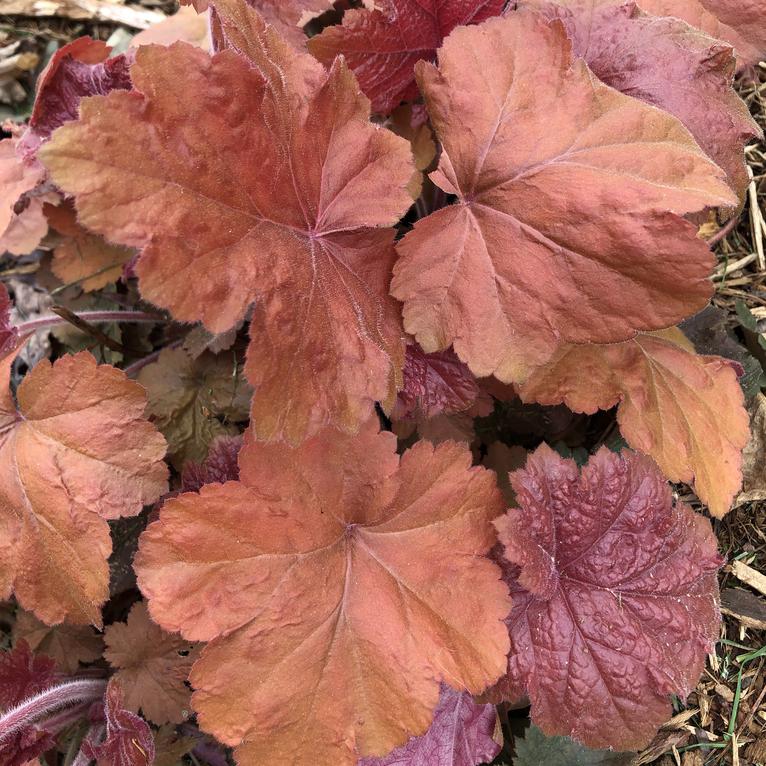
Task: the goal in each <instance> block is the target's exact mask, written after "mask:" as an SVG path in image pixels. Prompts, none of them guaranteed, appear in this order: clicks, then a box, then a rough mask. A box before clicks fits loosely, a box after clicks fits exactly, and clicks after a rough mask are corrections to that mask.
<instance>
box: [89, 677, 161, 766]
mask: <svg viewBox="0 0 766 766" xmlns="http://www.w3.org/2000/svg"><path fill="white" fill-rule="evenodd" d="M104 703H105V704H104V717H105V719H106V736H105V738H104V741H103V742H101V743H100V744H93V743H92V742H88V741H87V740H86V741H85V742H84V743H83V751H84V752H85V754H86V755H87V756H89V757H90V758H95V759H96V763H97V764H98V766H152V764H153V763H154V737H153V736H152V731H151V729H150V728H149V725H148V724H147V723H146V721H144V719H143V718H141V717H140V716H137V715H136V714H135V713H131V712H129V711H128V710H125V709H124V708H123V707H122V691H121V689H120V687H119V685H118V684H117V682H115V681H114V680H112V681H110V682H109V686H107V689H106V694H105V695H104Z"/></svg>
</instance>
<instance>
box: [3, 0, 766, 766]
mask: <svg viewBox="0 0 766 766" xmlns="http://www.w3.org/2000/svg"><path fill="white" fill-rule="evenodd" d="M191 4H192V5H193V6H194V8H196V10H198V11H204V12H205V13H209V25H210V26H209V30H210V40H211V45H212V48H213V52H208V51H207V50H203V49H202V48H201V47H197V46H194V45H190V44H188V43H185V42H175V43H173V44H171V45H167V46H165V45H158V44H142V39H141V38H140V37H139V38H138V39H136V40H134V47H133V48H131V49H130V52H129V53H127V54H122V55H117V56H110V55H109V51H108V49H107V48H106V46H104V44H103V43H100V42H96V41H94V40H90V39H89V38H82V39H80V40H76V41H74V42H72V43H70V44H69V45H66V46H64V47H62V48H61V49H60V50H59V51H58V52H57V53H56V54H55V55H54V57H53V58H52V59H51V63H50V64H49V66H48V68H47V69H46V70H45V72H44V73H43V75H42V76H41V78H40V81H39V84H38V89H37V97H36V102H35V105H34V109H33V111H32V116H31V118H30V121H29V123H28V124H27V125H26V126H22V125H17V126H14V127H13V130H12V135H11V137H10V138H7V139H5V140H3V141H2V142H0V181H2V192H0V249H2V250H3V251H6V250H7V251H9V252H11V253H31V252H32V251H33V250H34V248H35V247H37V245H38V244H39V243H40V241H41V238H42V237H43V236H45V235H46V232H48V229H49V228H50V232H48V234H47V236H48V239H46V241H45V242H46V246H47V245H48V244H49V245H50V248H49V249H51V250H52V251H53V255H52V257H51V260H50V264H51V268H50V269H48V268H47V264H46V267H45V268H41V269H40V273H45V274H46V277H45V288H46V289H47V287H48V286H49V285H50V283H51V281H52V280H53V279H54V276H55V277H58V278H59V279H60V280H61V282H63V283H66V284H62V285H61V286H59V288H58V289H56V290H55V291H53V297H54V299H55V300H57V301H59V300H60V301H61V305H60V306H58V307H54V310H55V311H56V312H57V316H50V317H48V316H44V317H42V318H36V319H32V320H30V321H27V322H25V323H22V324H20V325H16V324H14V322H13V321H12V317H16V316H17V314H19V313H21V311H22V309H23V306H22V305H21V301H20V300H19V306H18V307H17V308H14V306H13V304H12V301H11V299H10V296H9V295H8V293H7V292H6V291H5V290H4V289H3V291H0V373H1V375H0V378H1V379H0V388H2V392H1V394H0V597H2V598H5V599H11V598H13V599H15V604H14V605H13V610H15V611H13V617H12V620H13V622H14V625H13V631H12V634H13V636H14V644H15V645H14V647H13V649H12V650H11V651H10V652H9V653H7V654H5V655H2V656H0V754H2V756H3V757H5V758H6V761H2V763H3V764H5V763H6V762H9V763H11V764H13V766H16V765H17V764H19V766H21V764H24V763H25V762H26V761H28V760H30V759H31V758H35V757H37V756H38V755H40V754H42V753H45V752H48V751H52V750H53V749H54V748H55V747H61V746H62V744H66V749H68V750H70V752H72V753H76V757H75V761H74V762H75V763H76V764H77V766H85V764H92V763H94V762H95V763H96V764H98V766H102V765H103V764H109V765H110V766H115V765H116V766H149V764H151V763H152V761H153V760H154V758H155V754H156V757H157V762H158V763H159V762H161V763H168V762H170V763H175V762H174V761H173V757H171V756H170V755H168V754H167V753H163V752H161V750H162V748H163V747H165V744H166V743H173V742H174V740H176V739H177V737H178V736H180V737H181V740H182V741H180V745H179V742H178V741H176V742H175V743H174V744H175V747H176V751H174V752H180V751H179V750H178V748H179V747H181V749H183V748H186V749H185V750H183V752H188V751H189V750H191V749H192V748H195V749H196V748H197V747H198V746H204V747H203V749H205V748H207V750H205V752H210V750H209V748H210V747H211V745H212V743H211V739H210V738H211V737H215V738H217V740H218V741H219V742H220V743H221V745H220V747H221V748H232V749H233V752H234V758H235V760H236V762H237V763H238V764H240V766H256V764H261V763H279V764H288V765H291V766H305V765H308V764H311V765H312V766H339V765H340V766H345V765H347V766H353V765H354V764H357V763H359V764H362V766H384V764H397V765H399V766H474V764H477V763H480V762H482V761H489V760H491V759H493V758H496V757H497V756H498V754H499V753H500V750H501V747H502V746H503V742H502V733H501V730H500V727H498V726H497V725H496V724H497V717H496V710H495V705H496V704H498V703H500V702H503V703H519V702H520V701H523V700H525V699H527V698H528V700H529V701H530V702H531V713H530V716H531V720H532V721H533V722H534V723H535V726H536V727H538V728H534V729H533V730H532V731H533V732H534V733H533V734H532V736H531V738H530V741H529V743H528V747H527V748H526V750H525V748H523V747H522V748H520V750H519V752H520V753H522V755H523V754H524V753H525V752H526V753H529V752H533V751H534V749H535V748H537V750H540V751H541V752H545V751H546V748H547V749H548V750H551V749H553V750H557V751H558V752H560V753H569V752H572V753H580V752H584V750H583V747H585V746H587V747H590V748H603V749H606V748H614V749H617V750H624V751H628V750H635V749H639V748H641V747H642V746H644V745H646V744H647V742H648V741H650V740H651V738H652V736H653V734H654V732H655V731H656V730H657V728H658V727H659V726H660V725H661V724H662V723H663V721H664V720H665V718H667V717H668V716H669V715H670V698H671V695H680V696H683V695H685V694H687V693H688V692H689V691H690V690H691V689H692V688H693V687H694V685H695V683H696V680H697V678H698V677H699V675H700V672H701V670H702V667H703V662H704V658H705V654H706V652H708V651H709V650H710V649H711V645H712V643H713V641H714V640H715V638H716V636H717V632H718V626H719V613H718V590H717V580H716V572H717V569H718V568H719V566H720V565H721V561H722V560H721V558H720V556H719V554H718V552H717V546H716V541H715V538H714V536H713V534H712V530H711V526H710V523H709V522H708V521H707V520H706V519H705V517H704V516H703V515H702V513H695V512H694V511H692V509H691V507H690V506H687V505H685V504H683V503H680V502H679V503H674V501H673V496H672V493H671V488H670V485H669V483H668V482H669V481H673V482H684V483H686V484H688V485H690V487H691V488H692V489H693V490H694V491H695V492H696V494H697V496H698V497H699V499H700V501H701V505H702V506H703V507H702V510H703V512H705V511H709V512H710V513H711V514H713V515H715V516H717V517H723V516H724V515H725V514H726V513H727V511H728V510H729V508H730V506H731V503H732V501H733V499H734V497H735V496H736V495H737V492H738V490H739V488H740V485H741V481H742V450H743V448H744V447H745V445H746V444H747V443H748V418H747V411H746V409H745V398H744V394H743V392H742V389H741V387H740V375H741V374H742V370H743V368H742V366H741V365H740V363H739V362H733V361H731V360H729V359H726V358H723V357H720V356H715V355H708V354H706V355H704V356H703V355H701V354H698V353H697V352H696V351H695V349H694V347H693V346H692V344H691V343H690V342H689V340H688V339H687V338H686V337H685V336H684V335H683V333H682V332H681V330H679V329H678V328H677V327H676V326H675V325H677V324H678V323H679V322H681V321H683V320H684V319H686V318H688V317H690V316H691V315H693V314H695V313H696V312H698V311H700V310H701V309H703V308H704V307H705V306H706V304H707V303H708V301H709V299H710V297H711V295H712V293H713V286H712V282H711V280H710V274H711V271H712V268H713V266H714V264H715V259H714V257H713V255H712V254H711V252H710V248H709V247H708V245H707V243H706V242H705V241H704V239H703V238H702V237H701V236H700V235H699V232H698V228H697V225H696V224H697V223H698V222H700V221H702V220H710V219H712V218H713V217H714V216H718V220H719V221H721V222H723V221H724V220H725V219H726V218H730V217H732V216H735V215H737V214H738V211H739V210H740V209H741V206H742V204H743V192H744V190H745V188H746V186H747V183H748V173H747V168H746V166H745V163H744V147H745V144H746V143H747V142H748V141H750V140H751V139H753V138H757V137H758V136H759V130H758V128H757V126H756V125H755V123H754V122H753V120H752V119H751V118H750V116H749V114H748V111H747V109H746V108H745V106H744V105H743V103H742V102H741V101H740V100H739V98H738V97H737V95H736V94H735V91H734V90H733V88H732V79H733V77H734V74H735V71H745V70H747V68H748V67H750V66H752V65H753V64H754V63H755V62H757V61H758V60H759V58H760V57H762V56H764V55H765V54H766V28H765V24H766V17H765V16H764V14H762V13H759V10H758V8H756V6H758V5H760V0H736V2H734V1H733V0H643V2H638V3H636V2H633V1H632V0H516V2H510V3H506V2H500V1H499V0H498V1H495V0H418V1H417V2H414V1H413V0H381V1H380V2H378V3H371V2H366V3H352V4H351V5H353V6H354V7H352V8H349V3H335V4H333V3H331V2H329V0H289V2H282V1H281V0H280V2H277V1H276V0H211V2H210V3H208V2H206V0H195V2H192V3H191ZM208 5H209V6H210V7H209V9H208ZM185 12H186V13H188V14H193V13H194V12H195V11H194V10H193V9H192V8H188V9H185ZM198 20H201V19H198ZM207 23H208V20H205V21H204V25H203V26H204V27H205V28H207ZM307 29H308V30H310V31H311V33H312V34H314V33H316V34H314V36H313V37H312V38H311V39H310V40H309V39H308V36H307V32H306V30H307ZM171 31H172V30H171ZM168 34H169V33H168V30H167V29H165V30H164V31H163V30H154V31H153V32H151V31H150V32H149V33H147V34H145V35H144V36H143V40H151V39H167V37H168ZM170 36H171V37H173V35H170ZM176 36H177V35H176ZM187 36H188V35H187ZM198 42H199V41H198ZM669 73H670V74H669ZM402 102H404V103H403V104H402ZM31 257H32V258H38V257H42V256H40V252H39V251H38V252H37V253H36V254H33V255H32V256H31ZM45 257H48V256H45ZM9 271H13V269H10V270H9ZM40 284H41V286H42V285H43V281H41V282H40ZM21 287H25V286H24V285H22V286H21ZM20 289H21V288H20ZM106 301H108V302H109V303H108V305H109V306H110V308H114V306H115V305H116V306H118V307H119V308H120V311H105V312H100V311H98V310H94V311H82V306H83V305H86V306H87V307H90V308H93V307H96V308H102V305H101V304H102V302H106ZM151 306H154V307H156V308H155V309H151ZM149 310H151V311H153V312H155V313H147V312H148V311H149ZM77 311H80V312H81V313H80V315H79V317H78V316H73V312H75V313H76V312H77ZM59 316H63V317H68V318H69V319H71V320H72V321H74V322H76V323H77V326H78V327H79V328H80V331H81V334H82V335H83V337H84V338H85V340H82V341H78V343H80V345H79V346H77V345H76V344H75V343H74V342H72V341H71V336H72V333H70V332H68V333H61V334H59V335H58V338H59V341H58V342H57V345H56V346H55V348H56V353H55V354H54V355H53V356H54V357H56V358H54V359H53V360H48V359H43V360H42V361H39V362H37V363H36V364H33V362H34V361H35V359H36V358H37V357H35V356H34V355H33V353H32V351H33V349H34V348H36V347H35V346H34V344H32V343H31V342H30V337H31V336H32V334H33V333H35V332H37V331H39V330H41V329H45V330H49V329H50V327H51V326H53V325H56V324H60V323H62V322H63V320H62V319H60V318H59ZM102 322H106V327H105V328H103V329H102V325H101V324H100V323H102ZM129 322H149V327H148V329H147V328H146V327H144V329H143V330H141V329H139V328H138V327H137V326H133V325H129V324H128V323H129ZM193 324H196V326H194V327H192V326H191V325H193ZM142 327H143V326H142ZM67 338H69V340H67ZM85 345H88V349H89V350H86V351H83V350H82V348H83V347H84V346H85ZM62 348H63V352H61V353H59V352H60V351H61V349H62ZM68 351H76V353H67V352H68ZM91 351H92V352H93V353H91ZM94 354H99V355H100V356H99V358H98V360H97V358H96V356H94ZM104 360H106V361H110V362H112V363H113V364H105V363H104V364H99V363H98V362H99V361H104ZM24 364H26V365H28V366H30V367H31V369H30V370H29V371H28V372H26V374H24V371H25V367H24ZM752 364H757V363H756V362H755V361H753V362H752ZM115 365H116V366H115ZM118 366H119V367H122V368H124V369H118V368H117V367H118ZM20 378H21V379H20ZM553 407H556V408H557V409H545V408H553ZM610 410H613V411H611V412H609V411H610ZM599 411H602V412H600V413H599ZM562 413H563V416H562V417H559V416H561V415H562ZM553 421H555V422H556V423H559V422H561V423H564V422H565V423H567V424H568V425H567V426H566V428H564V427H562V428H557V429H555V430H556V436H555V437H551V429H550V428H548V427H547V426H546V423H547V424H548V425H550V423H551V422H553ZM519 423H521V424H524V426H523V430H524V433H523V434H522V433H519V431H520V430H522V429H521V427H519V426H518V424H519ZM531 423H534V424H535V427H534V428H533V427H531V426H530V424H531ZM514 424H515V425H514ZM594 424H596V425H597V426H598V427H597V428H595V427H591V426H593V425H594ZM606 424H608V425H609V428H610V429H611V430H612V431H614V430H617V429H619V432H620V435H621V436H622V437H623V438H624V440H625V442H627V445H628V447H627V448H626V449H624V450H623V451H622V452H621V453H612V452H609V451H607V449H606V448H605V447H603V446H602V441H603V440H604V439H606V437H594V436H593V434H594V433H596V432H598V433H599V434H603V433H605V431H604V426H605V425H606ZM391 429H393V430H394V431H395V432H396V433H398V434H401V435H403V437H405V435H406V438H402V439H401V442H397V438H396V436H395V435H394V432H392V430H391ZM607 433H609V431H607ZM445 435H450V436H451V437H452V438H446V439H445ZM546 437H551V441H556V440H558V439H561V440H562V441H564V442H565V443H566V445H567V446H568V447H570V448H571V447H584V448H585V450H586V451H590V452H591V453H592V455H591V457H590V460H589V461H588V462H587V464H586V465H585V467H584V468H583V469H582V470H580V469H579V468H578V467H577V466H576V465H575V463H574V462H572V461H571V460H565V459H563V458H561V457H559V456H558V454H556V453H554V452H553V451H552V450H551V449H550V448H549V447H547V446H545V445H544V444H543V445H542V446H540V445H541V442H542V441H544V440H545V438H546ZM436 442H439V443H438V444H437V443H436ZM459 442H463V443H459ZM607 443H609V444H612V443H615V440H611V439H610V440H607ZM530 449H531V450H532V451H531V452H528V450H530ZM483 466H487V467H483ZM490 467H491V468H490ZM491 469H493V470H491ZM509 474H510V476H509ZM158 501H160V502H158ZM147 506H153V507H152V508H151V510H143V509H146V507H147ZM509 506H511V510H508V507H509ZM142 510H143V512H142ZM125 517H138V518H134V519H127V520H126V521H123V520H122V519H124V518H125ZM110 524H111V527H110ZM110 532H111V535H110ZM112 538H113V540H114V544H113V542H112ZM113 549H114V550H113ZM134 553H135V557H134ZM110 570H111V575H112V576H111V577H110ZM136 585H137V586H138V589H136V587H135V586H136ZM139 590H140V594H139ZM105 607H106V608H105ZM3 614H5V612H3ZM9 614H11V612H9ZM104 623H106V626H105V630H104V636H103V640H102V638H101V637H100V636H99V635H98V634H97V633H96V632H95V631H94V630H93V629H92V628H91V627H89V626H90V625H93V626H96V627H98V628H101V627H103V626H104ZM27 641H28V642H29V644H27ZM203 644H204V645H203ZM30 645H31V646H32V648H33V649H34V650H35V651H37V652H40V653H41V654H40V655H35V654H34V653H33V652H32V651H31V650H30V648H29V647H30ZM43 652H49V653H50V654H51V658H47V657H45V656H44V654H42V653H43ZM83 666H86V667H85V668H83ZM75 724H76V725H75ZM168 724H182V726H183V728H182V729H181V730H180V731H179V732H175V733H174V732H173V731H172V726H169V725H168ZM160 726H161V727H162V729H161V730H160V731H159V732H157V731H156V730H157V728H158V727H160ZM3 727H5V729H3ZM198 728H199V730H201V731H203V732H206V733H207V734H206V735H204V736H205V737H207V739H202V737H203V735H202V734H201V733H200V731H198V730H197V729H198ZM73 731H74V732H79V733H77V734H76V737H77V739H76V741H72V740H71V737H72V736H73V735H72V732H73ZM4 732H5V733H4ZM153 732H154V733H157V734H158V736H157V737H156V744H155V741H154V736H153ZM558 735H562V736H565V737H568V738H569V739H567V740H564V741H562V740H560V739H555V737H557V736H558ZM67 737H70V740H68V741H67V742H66V743H65V741H66V740H67ZM549 737H550V738H552V739H548V738H549ZM533 740H534V741H533ZM187 741H189V742H191V744H189V747H188V748H187V747H186V744H187ZM215 753H216V754H214V755H213V756H212V758H213V760H211V761H210V762H211V763H213V762H214V761H215V758H216V757H219V756H220V757H219V760H220V759H225V756H224V755H221V754H220V753H219V752H218V751H215ZM198 754H199V755H200V758H198V760H204V759H205V758H206V757H207V756H205V755H204V753H202V752H201V751H199V752H198ZM509 755H510V751H509V749H508V748H506V750H505V752H503V753H502V754H501V755H500V757H502V758H506V757H507V756H509ZM612 755H613V754H607V755H604V754H603V753H602V754H598V753H596V754H593V762H609V759H611V758H612ZM602 756H603V757H602ZM174 757H175V761H177V760H178V757H180V756H178V755H176V756H174ZM195 757H196V756H195ZM561 757H564V756H561ZM573 757H574V756H573ZM578 757H579V756H578ZM589 757H590V756H589ZM615 758H619V759H622V758H623V755H622V754H620V755H619V756H615ZM0 760H1V759H0ZM220 762H223V760H220ZM614 762H617V761H614Z"/></svg>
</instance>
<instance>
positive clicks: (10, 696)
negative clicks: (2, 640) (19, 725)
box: [0, 640, 56, 712]
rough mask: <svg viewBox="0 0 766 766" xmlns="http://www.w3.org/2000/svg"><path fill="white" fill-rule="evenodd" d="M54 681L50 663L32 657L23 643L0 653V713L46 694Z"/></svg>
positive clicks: (42, 656) (46, 659)
mask: <svg viewBox="0 0 766 766" xmlns="http://www.w3.org/2000/svg"><path fill="white" fill-rule="evenodd" d="M55 680H56V663H55V662H54V661H53V659H51V658H50V657H46V656H45V655H44V654H34V653H33V652H32V650H31V649H30V646H29V644H28V643H27V642H26V641H24V640H21V641H18V642H17V643H16V646H14V647H13V649H8V650H6V651H4V652H0V711H3V712H5V711H6V710H8V709H10V708H12V707H16V705H18V704H20V703H21V702H23V701H24V700H25V699H27V698H28V697H32V696H34V695H35V694H39V693H40V692H42V691H45V689H47V688H49V687H50V686H53V684H54V682H55Z"/></svg>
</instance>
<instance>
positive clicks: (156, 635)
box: [104, 601, 195, 726]
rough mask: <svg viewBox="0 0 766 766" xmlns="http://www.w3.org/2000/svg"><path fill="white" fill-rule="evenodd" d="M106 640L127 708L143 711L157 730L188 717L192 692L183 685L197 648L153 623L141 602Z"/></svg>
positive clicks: (110, 630) (106, 654) (113, 626)
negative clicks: (160, 726)
mask: <svg viewBox="0 0 766 766" xmlns="http://www.w3.org/2000/svg"><path fill="white" fill-rule="evenodd" d="M104 642H105V643H106V651H105V652H104V657H105V658H106V659H107V660H108V662H109V664H110V665H111V666H112V667H113V668H114V669H115V670H116V671H117V672H116V673H115V675H114V677H115V678H116V679H117V681H118V682H119V684H120V686H121V687H122V691H123V697H124V701H123V705H124V707H125V708H126V709H127V710H132V711H133V712H134V713H138V712H139V710H140V711H141V712H142V713H143V714H144V715H145V716H146V717H147V718H148V719H149V720H150V721H152V723H156V724H157V725H158V726H159V725H161V724H163V723H181V722H183V721H185V720H186V719H187V718H188V717H189V713H190V705H189V700H190V698H191V691H190V690H189V688H188V687H187V686H186V683H185V682H186V679H187V678H188V677H189V671H190V670H191V666H192V663H193V662H194V659H195V654H194V653H193V652H192V649H193V647H192V645H191V644H189V643H188V642H187V641H184V640H183V639H182V638H180V637H179V636H172V635H169V634H168V633H165V631H164V630H162V628H160V627H159V626H158V625H156V624H155V623H153V622H152V621H151V619H150V618H149V612H148V611H147V608H146V604H145V603H144V602H143V601H140V602H139V603H137V604H134V605H133V607H132V609H131V610H130V614H129V615H128V619H127V622H116V623H112V624H111V625H109V626H108V627H107V629H106V630H105V631H104Z"/></svg>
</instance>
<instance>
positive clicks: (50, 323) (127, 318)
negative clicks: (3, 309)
mask: <svg viewBox="0 0 766 766" xmlns="http://www.w3.org/2000/svg"><path fill="white" fill-rule="evenodd" d="M77 317H78V318H80V319H82V320H83V321H85V322H162V321H165V320H164V317H161V316H158V315H157V314H148V313H147V312H145V311H81V312H80V313H79V314H77ZM62 324H69V320H67V319H64V317H60V316H47V317H39V318H37V319H32V320H30V321H29V322H23V323H22V324H20V325H18V326H17V328H16V329H17V330H18V331H19V335H26V334H28V333H31V332H37V330H47V329H48V328H49V327H57V326H58V325H62Z"/></svg>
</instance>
